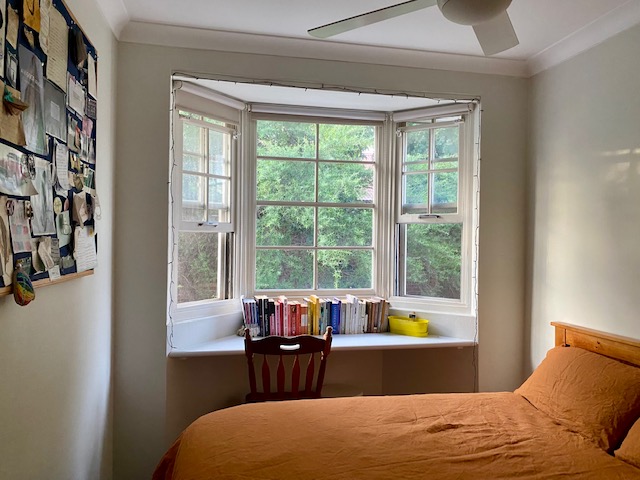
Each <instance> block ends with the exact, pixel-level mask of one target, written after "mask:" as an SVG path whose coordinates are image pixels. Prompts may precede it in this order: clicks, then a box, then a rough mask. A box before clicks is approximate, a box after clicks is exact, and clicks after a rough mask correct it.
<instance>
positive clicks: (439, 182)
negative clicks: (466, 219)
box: [431, 172, 458, 213]
mask: <svg viewBox="0 0 640 480" xmlns="http://www.w3.org/2000/svg"><path fill="white" fill-rule="evenodd" d="M431 211H432V212H433V213H456V212H457V211H458V172H446V173H436V174H435V175H434V176H433V202H432V204H431Z"/></svg>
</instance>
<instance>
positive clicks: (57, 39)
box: [43, 0, 84, 113]
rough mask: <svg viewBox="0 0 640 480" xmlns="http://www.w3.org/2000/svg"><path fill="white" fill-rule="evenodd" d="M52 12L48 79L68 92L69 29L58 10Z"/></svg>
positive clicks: (50, 18)
mask: <svg viewBox="0 0 640 480" xmlns="http://www.w3.org/2000/svg"><path fill="white" fill-rule="evenodd" d="M43 1H45V0H43ZM50 12H51V13H50V15H49V36H48V53H47V78H48V79H49V80H51V81H52V82H53V83H55V84H56V85H58V87H60V88H61V89H62V90H64V91H65V92H66V91H67V90H66V89H67V59H68V57H69V34H68V31H69V29H68V28H67V22H66V20H65V19H64V17H63V16H62V14H61V13H60V12H59V11H58V10H56V9H55V8H52V9H51V11H50ZM83 110H84V109H83ZM83 113H84V111H83Z"/></svg>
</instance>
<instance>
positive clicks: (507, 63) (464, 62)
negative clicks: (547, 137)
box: [119, 21, 528, 77]
mask: <svg viewBox="0 0 640 480" xmlns="http://www.w3.org/2000/svg"><path fill="white" fill-rule="evenodd" d="M119 39H120V41H122V42H129V43H141V44H147V45H162V46H166V47H178V48H180V47H181V48H193V49H198V50H217V51H224V52H237V53H249V54H260V55H274V52H278V53H277V56H283V57H298V58H309V59H316V60H333V61H343V62H356V63H366V64H377V65H391V66H398V67H413V68H429V69H435V70H450V71H457V72H472V73H484V74H493V75H507V76H513V77H525V76H526V75H527V73H528V70H527V64H526V62H525V61H523V60H511V59H504V58H488V57H480V56H472V55H455V54H448V53H439V52H426V51H421V50H410V49H400V48H391V47H374V46H370V45H354V44H349V43H340V42H335V41H324V40H317V39H311V38H291V37H278V36H271V35H256V34H249V33H239V32H225V31H219V30H205V29H198V28H187V27H177V26H169V25H158V24H153V23H145V22H135V21H133V22H130V23H129V24H128V25H127V26H126V27H125V28H124V30H123V31H122V34H121V35H120V38H119Z"/></svg>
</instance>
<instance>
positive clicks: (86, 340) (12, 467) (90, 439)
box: [0, 0, 116, 480]
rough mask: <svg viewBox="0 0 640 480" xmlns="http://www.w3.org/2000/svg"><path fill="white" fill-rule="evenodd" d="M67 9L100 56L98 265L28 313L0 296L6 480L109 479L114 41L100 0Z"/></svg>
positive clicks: (0, 454)
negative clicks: (100, 210) (99, 2)
mask: <svg viewBox="0 0 640 480" xmlns="http://www.w3.org/2000/svg"><path fill="white" fill-rule="evenodd" d="M66 3H67V5H68V6H69V8H70V9H71V11H72V12H73V13H74V15H75V16H76V18H77V19H78V21H79V23H80V25H82V27H83V28H84V29H85V31H86V33H87V35H88V36H89V38H90V39H91V41H92V42H93V44H94V45H95V46H96V48H97V49H98V54H99V74H98V90H99V97H100V98H99V102H98V120H97V127H98V131H97V138H98V144H97V165H96V170H97V172H96V180H97V189H98V193H99V195H100V202H101V206H102V219H101V220H100V221H98V224H97V231H98V240H99V244H98V268H97V269H96V273H95V275H93V276H90V277H85V278H82V279H79V280H74V281H73V282H69V283H65V284H60V285H55V286H50V287H46V288H40V289H37V290H36V292H37V296H36V300H35V301H34V302H33V303H31V304H30V305H28V306H26V307H19V306H18V305H16V304H15V303H14V301H13V297H3V298H0V319H1V322H0V323H1V326H2V334H1V335H0V372H2V373H1V375H0V378H1V381H0V478H2V479H11V480H20V479H45V478H46V479H52V480H58V479H60V480H63V479H64V480H66V479H89V478H90V479H101V478H102V479H108V478H111V467H112V454H111V450H112V408H111V350H112V348H111V346H112V325H113V323H112V273H113V269H112V259H113V255H112V248H113V241H112V240H113V233H112V232H113V219H114V209H113V180H114V150H115V136H114V131H115V110H114V106H115V102H114V100H113V99H114V98H115V69H116V56H115V55H116V40H115V38H114V36H113V34H112V33H111V30H110V29H109V27H108V26H107V23H106V21H104V20H103V18H102V16H101V14H100V11H99V9H98V7H97V3H96V0H66Z"/></svg>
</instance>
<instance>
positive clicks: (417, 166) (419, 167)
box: [403, 162, 429, 172]
mask: <svg viewBox="0 0 640 480" xmlns="http://www.w3.org/2000/svg"><path fill="white" fill-rule="evenodd" d="M403 168H404V171H405V172H427V171H429V162H412V163H405V164H404V165H403Z"/></svg>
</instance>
